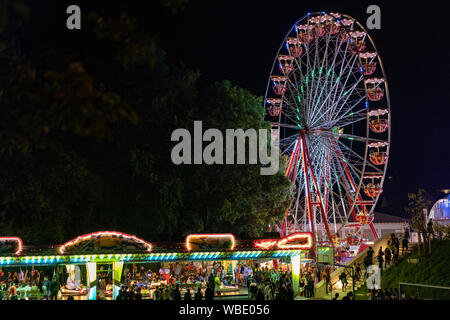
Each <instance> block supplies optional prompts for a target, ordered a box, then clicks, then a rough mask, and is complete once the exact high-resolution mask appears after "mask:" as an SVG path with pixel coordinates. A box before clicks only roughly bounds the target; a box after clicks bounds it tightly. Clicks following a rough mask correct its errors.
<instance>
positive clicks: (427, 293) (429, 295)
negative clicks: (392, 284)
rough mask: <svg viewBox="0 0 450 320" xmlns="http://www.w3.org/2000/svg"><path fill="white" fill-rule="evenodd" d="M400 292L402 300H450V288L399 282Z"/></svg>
mask: <svg viewBox="0 0 450 320" xmlns="http://www.w3.org/2000/svg"><path fill="white" fill-rule="evenodd" d="M398 291H399V295H400V299H401V300H411V299H418V300H450V287H442V286H433V285H427V284H419V283H406V282H399V283H398Z"/></svg>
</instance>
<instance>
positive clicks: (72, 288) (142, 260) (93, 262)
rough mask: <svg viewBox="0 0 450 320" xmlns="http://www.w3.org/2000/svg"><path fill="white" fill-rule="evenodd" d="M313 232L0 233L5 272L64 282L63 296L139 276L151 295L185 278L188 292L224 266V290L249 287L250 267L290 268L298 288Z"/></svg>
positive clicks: (112, 293)
mask: <svg viewBox="0 0 450 320" xmlns="http://www.w3.org/2000/svg"><path fill="white" fill-rule="evenodd" d="M311 248H312V237H311V234H310V233H295V234H291V235H289V236H288V237H284V238H280V239H258V240H236V239H235V237H234V236H233V235H232V234H192V235H189V236H187V237H186V240H185V242H184V243H150V242H147V241H145V240H142V239H139V238H137V237H135V236H133V235H128V234H125V233H121V232H112V231H102V232H95V233H90V234H86V235H83V236H79V237H77V238H75V239H73V240H71V241H68V242H66V243H65V244H63V245H54V246H50V247H33V246H26V245H23V243H22V240H21V239H20V238H17V237H4V238H0V268H1V271H2V273H3V278H4V279H6V277H10V276H11V275H14V274H16V275H19V276H21V277H22V279H23V278H24V277H25V279H30V280H31V281H34V280H35V279H36V278H38V277H48V278H50V280H52V279H55V280H56V281H58V282H59V283H60V284H61V297H60V298H61V299H66V298H67V297H68V296H72V297H74V299H79V300H95V299H116V297H117V295H118V293H119V289H120V286H121V284H123V283H128V284H129V282H130V281H131V282H134V284H135V285H138V286H140V288H141V292H142V296H143V298H144V299H146V298H152V297H153V291H154V290H155V288H156V287H157V286H160V285H165V284H175V283H177V284H179V286H180V288H181V290H182V291H184V290H187V289H195V290H197V288H199V287H200V288H202V290H205V288H206V277H207V276H208V275H210V274H212V273H217V272H220V274H221V278H222V284H221V291H222V292H223V294H224V295H238V294H244V292H245V294H246V293H247V288H246V283H244V282H245V280H246V279H247V277H248V276H249V274H250V272H251V271H250V270H252V269H254V267H258V268H261V269H265V270H271V269H277V270H281V271H287V272H289V273H290V274H291V276H292V280H293V281H292V283H293V286H294V292H296V293H297V292H298V282H299V281H298V278H299V275H300V270H301V264H304V263H310V262H311V261H312V260H311V259H310V250H311ZM244 288H245V289H244Z"/></svg>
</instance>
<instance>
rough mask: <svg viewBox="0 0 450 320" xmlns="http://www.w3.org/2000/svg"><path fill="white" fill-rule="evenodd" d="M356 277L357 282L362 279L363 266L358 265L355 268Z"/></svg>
mask: <svg viewBox="0 0 450 320" xmlns="http://www.w3.org/2000/svg"><path fill="white" fill-rule="evenodd" d="M355 276H356V279H357V280H360V279H361V265H360V264H359V263H357V264H356V267H355Z"/></svg>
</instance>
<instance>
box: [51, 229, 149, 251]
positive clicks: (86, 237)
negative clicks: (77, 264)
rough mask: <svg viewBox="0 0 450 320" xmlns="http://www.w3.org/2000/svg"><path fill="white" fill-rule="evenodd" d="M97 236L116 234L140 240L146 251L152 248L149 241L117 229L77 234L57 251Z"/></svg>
mask: <svg viewBox="0 0 450 320" xmlns="http://www.w3.org/2000/svg"><path fill="white" fill-rule="evenodd" d="M97 236H100V237H101V236H117V237H122V238H125V239H128V240H134V241H136V242H140V243H142V244H143V245H144V246H146V247H147V251H149V252H150V251H151V250H152V245H151V243H150V242H147V241H145V240H142V239H140V238H138V237H136V236H133V235H130V234H126V233H123V232H117V231H98V232H94V233H88V234H85V235H82V236H79V237H77V238H75V239H73V240H70V241H68V242H66V243H64V244H63V245H62V246H61V247H60V248H59V253H61V254H63V253H64V250H65V248H66V247H67V246H71V245H74V244H76V243H78V242H80V241H83V240H88V239H90V238H92V237H97Z"/></svg>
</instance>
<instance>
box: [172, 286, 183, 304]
mask: <svg viewBox="0 0 450 320" xmlns="http://www.w3.org/2000/svg"><path fill="white" fill-rule="evenodd" d="M173 300H175V301H180V300H181V293H180V285H179V284H178V283H177V284H176V285H175V290H174V291H173Z"/></svg>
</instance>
